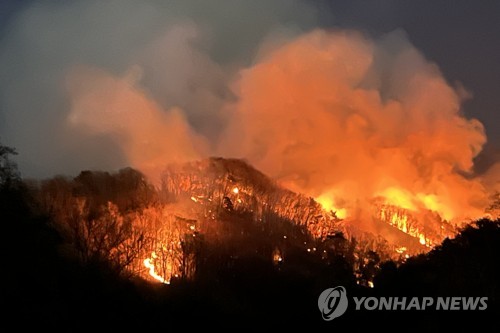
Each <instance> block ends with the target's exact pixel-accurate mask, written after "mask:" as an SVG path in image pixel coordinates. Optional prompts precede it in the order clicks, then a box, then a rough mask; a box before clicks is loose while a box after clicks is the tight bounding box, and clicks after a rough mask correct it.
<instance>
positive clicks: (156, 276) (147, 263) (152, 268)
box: [144, 252, 170, 284]
mask: <svg viewBox="0 0 500 333" xmlns="http://www.w3.org/2000/svg"><path fill="white" fill-rule="evenodd" d="M155 257H156V254H155V253H154V252H152V253H151V258H147V259H144V266H145V267H146V268H147V269H149V275H150V276H151V277H152V278H153V279H155V280H156V281H160V282H161V283H165V284H170V281H169V280H167V279H165V278H164V277H162V276H161V275H159V274H157V273H156V271H155V265H154V264H153V260H154V258H155Z"/></svg>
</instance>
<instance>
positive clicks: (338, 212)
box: [315, 194, 347, 220]
mask: <svg viewBox="0 0 500 333" xmlns="http://www.w3.org/2000/svg"><path fill="white" fill-rule="evenodd" d="M315 200H316V201H317V202H318V203H319V204H320V205H321V206H322V207H323V209H324V210H326V211H329V212H330V211H331V212H334V213H335V216H337V217H338V218H339V219H342V220H343V219H345V218H346V217H347V209H345V208H337V207H336V206H335V205H334V199H333V198H332V196H331V195H328V194H322V195H320V196H319V197H317V198H316V199H315Z"/></svg>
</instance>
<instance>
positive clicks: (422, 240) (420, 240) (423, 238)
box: [418, 234, 426, 245]
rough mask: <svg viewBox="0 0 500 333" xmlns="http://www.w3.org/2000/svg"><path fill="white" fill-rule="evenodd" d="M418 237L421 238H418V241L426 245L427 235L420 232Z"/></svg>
mask: <svg viewBox="0 0 500 333" xmlns="http://www.w3.org/2000/svg"><path fill="white" fill-rule="evenodd" d="M418 238H419V239H418V241H419V242H420V244H422V245H425V243H426V242H425V236H424V235H422V234H420V235H419V236H418Z"/></svg>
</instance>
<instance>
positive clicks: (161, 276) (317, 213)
mask: <svg viewBox="0 0 500 333" xmlns="http://www.w3.org/2000/svg"><path fill="white" fill-rule="evenodd" d="M40 200H41V203H42V206H44V207H45V210H46V211H47V212H48V213H49V214H51V215H52V216H54V217H55V220H56V221H57V227H58V229H60V230H61V231H62V232H63V233H64V234H66V235H68V237H69V239H71V240H72V243H73V244H74V248H75V249H76V251H77V252H78V255H79V257H80V258H81V260H82V261H84V262H85V261H92V260H95V259H96V258H101V259H103V260H106V261H108V262H110V263H112V265H114V266H115V267H117V269H119V270H121V271H122V272H123V274H126V275H130V276H141V277H143V278H146V279H154V280H157V281H160V282H163V283H170V282H171V281H172V279H191V278H193V277H195V276H196V275H199V274H204V273H203V268H202V267H203V264H202V263H203V262H204V261H206V260H209V259H207V257H206V255H207V253H206V248H207V247H210V248H212V249H218V250H217V251H219V250H220V249H225V250H224V251H226V253H228V254H227V256H228V257H229V258H233V259H230V260H236V259H235V258H239V257H245V256H246V255H248V254H249V253H251V254H252V255H257V256H259V257H262V258H263V260H264V261H267V262H270V263H274V264H275V265H276V264H278V265H280V266H281V265H283V267H286V266H287V265H288V262H289V261H290V260H291V261H293V259H290V258H291V257H293V255H291V253H300V252H302V253H308V254H310V255H312V256H316V257H317V258H318V260H331V259H332V258H334V257H335V256H338V255H341V256H342V257H344V258H346V260H349V261H350V262H351V264H352V265H353V267H354V269H355V271H356V272H358V273H356V274H357V276H359V278H360V279H362V277H364V278H363V279H364V280H363V281H365V282H364V283H367V281H369V279H370V278H369V275H370V274H368V273H362V272H363V270H365V269H366V267H374V266H373V265H376V264H373V263H372V264H369V263H370V262H372V261H371V260H372V259H367V257H368V258H369V257H370V256H372V254H370V253H377V257H375V258H378V259H373V260H375V262H376V263H378V262H379V260H381V259H383V260H387V259H391V258H392V259H398V258H403V259H404V258H405V257H408V255H412V254H415V253H419V252H423V251H427V250H428V249H430V248H431V247H432V246H433V245H435V244H439V243H440V242H441V241H442V240H443V239H444V238H445V237H447V236H451V235H453V234H454V232H455V231H454V229H453V228H452V227H451V225H449V224H448V223H446V222H445V221H442V220H441V219H440V218H439V215H437V214H436V213H432V212H430V211H427V212H417V213H418V215H417V213H415V212H411V211H409V210H407V209H404V208H401V207H397V206H390V205H387V204H385V203H383V201H381V199H380V198H378V199H377V198H375V199H373V200H372V206H371V208H370V209H371V210H372V212H373V214H372V216H371V219H372V220H371V223H370V224H369V225H370V226H371V228H370V229H367V228H366V227H365V226H366V225H367V224H366V223H364V222H363V221H359V220H356V219H353V218H345V219H342V218H341V217H339V216H337V214H336V212H335V211H333V210H327V209H325V207H323V206H322V205H321V204H319V203H318V202H316V201H315V200H314V199H313V198H311V197H308V196H305V195H303V194H298V193H295V192H292V191H290V190H288V189H285V188H283V187H281V186H280V185H279V184H277V183H276V182H275V181H273V180H271V179H270V178H268V177H267V176H265V175H264V174H262V173H261V172H259V171H258V170H256V169H254V168H253V167H251V166H250V165H249V164H247V163H246V162H244V161H242V160H237V159H223V158H209V159H205V160H201V161H195V162H190V163H183V164H172V165H170V166H168V167H167V168H166V169H165V171H164V172H163V174H162V177H161V186H160V187H158V188H155V187H153V186H151V185H149V184H148V182H147V181H146V179H145V178H144V177H143V176H142V175H141V174H140V173H137V172H136V171H133V170H131V169H125V170H122V171H120V172H119V173H118V174H116V175H111V174H108V173H98V172H88V171H87V172H82V173H81V174H80V175H79V176H78V177H76V178H75V179H74V180H69V179H64V178H55V179H51V180H48V181H45V182H44V183H43V184H42V186H41V190H40ZM228 260H229V259H228ZM367 265H368V266H367ZM370 265H371V266H370ZM200 267H201V268H200ZM200 269H201V270H202V272H198V270H200ZM367 274H368V275H367ZM371 274H373V273H371Z"/></svg>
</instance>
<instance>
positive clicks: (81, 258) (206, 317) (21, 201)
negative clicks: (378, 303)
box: [0, 146, 500, 332]
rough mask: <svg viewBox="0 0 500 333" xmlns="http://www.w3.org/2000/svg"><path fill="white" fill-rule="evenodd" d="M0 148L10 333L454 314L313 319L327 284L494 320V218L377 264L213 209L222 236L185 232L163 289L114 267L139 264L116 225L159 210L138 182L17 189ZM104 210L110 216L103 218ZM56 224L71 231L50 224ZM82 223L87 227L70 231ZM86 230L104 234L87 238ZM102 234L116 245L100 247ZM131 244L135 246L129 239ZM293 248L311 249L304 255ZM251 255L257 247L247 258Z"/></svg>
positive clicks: (124, 228) (338, 245) (56, 181)
mask: <svg viewBox="0 0 500 333" xmlns="http://www.w3.org/2000/svg"><path fill="white" fill-rule="evenodd" d="M0 147H1V149H0V216H1V220H2V227H3V232H2V236H3V237H2V242H1V256H2V262H3V269H2V274H1V279H2V286H1V296H0V299H1V302H2V303H3V304H1V305H2V309H5V310H4V312H3V313H2V317H3V318H4V320H2V325H5V327H8V325H11V324H12V325H14V326H13V327H15V331H22V330H24V329H28V328H32V327H36V328H39V329H41V328H44V329H48V330H52V331H64V332H71V331H83V330H89V329H92V330H98V331H99V330H104V329H111V330H113V331H118V330H121V329H127V330H133V329H139V330H141V331H143V330H147V329H155V330H174V329H175V330H189V329H193V328H195V327H203V326H205V327H206V325H217V326H216V327H219V328H233V329H238V328H241V327H250V328H254V329H259V330H266V329H270V328H271V327H274V326H275V325H279V326H280V327H287V326H290V327H294V325H298V324H302V323H303V324H305V325H311V326H310V327H313V326H319V327H325V328H326V329H331V328H333V327H335V325H340V324H341V325H342V326H344V325H348V326H349V327H352V328H353V329H354V330H356V328H358V327H361V326H362V325H369V326H370V325H371V323H380V322H381V321H382V320H384V325H385V326H386V330H391V327H393V328H395V327H399V329H401V326H400V325H399V326H396V324H394V326H392V325H391V324H390V321H391V320H393V321H394V322H396V321H398V320H400V319H401V318H405V320H408V321H409V322H410V321H411V327H409V328H408V329H410V330H411V329H420V328H426V329H430V330H431V331H432V330H436V328H440V327H444V328H445V327H447V326H446V325H448V323H449V321H450V320H456V319H457V313H454V314H450V313H445V314H443V313H436V312H433V311H427V312H425V313H424V312H409V313H402V312H396V313H390V312H371V313H368V312H366V311H365V312H359V313H357V312H355V311H354V310H353V309H348V311H347V313H346V315H344V316H342V317H341V318H338V319H335V320H334V321H333V322H324V321H323V320H322V319H321V315H320V313H319V310H318V307H317V300H318V296H319V294H320V293H321V292H322V291H323V290H324V289H326V288H329V287H334V286H337V285H342V286H344V287H346V289H347V290H348V293H349V294H350V295H358V296H373V295H383V296H393V295H394V296H395V295H403V296H410V297H411V296H487V297H488V298H489V301H488V309H487V310H486V311H483V312H475V313H473V314H472V313H459V314H458V317H459V318H460V319H461V320H466V319H467V318H469V317H470V318H472V319H473V320H482V321H486V320H487V319H489V318H491V317H492V315H493V316H494V315H497V314H499V313H500V312H499V305H498V304H499V297H500V285H499V282H498V281H499V280H500V260H499V259H498V258H499V256H500V221H498V220H497V221H489V220H480V221H477V222H476V223H474V224H472V225H470V226H468V227H466V228H465V229H463V230H462V232H461V233H460V234H459V235H457V237H455V238H454V239H446V240H445V241H444V242H443V243H442V244H441V245H440V246H438V247H436V248H435V249H434V250H432V251H431V252H429V253H428V254H425V255H420V256H416V257H412V258H410V259H409V260H407V261H406V262H404V263H402V262H397V263H395V262H392V261H387V262H383V263H382V262H380V261H381V260H380V256H379V255H378V254H377V253H375V252H369V251H368V252H363V253H356V252H355V251H354V250H353V248H354V247H353V244H352V243H351V242H348V241H347V240H346V239H345V238H343V237H342V235H333V236H332V237H328V238H327V239H326V240H325V241H314V240H312V239H310V238H309V237H307V235H305V234H304V232H303V230H301V229H300V228H295V229H294V227H291V226H290V225H289V224H287V223H286V221H285V222H283V221H281V222H280V224H279V226H278V227H276V226H274V227H272V228H271V227H262V226H259V227H257V226H255V224H245V226H244V227H237V226H236V227H235V226H234V225H235V224H236V225H238V223H240V224H244V221H245V219H246V217H245V215H244V214H240V215H235V213H234V212H226V211H224V210H223V212H222V213H221V214H222V215H220V217H221V218H222V219H227V221H228V223H226V224H224V225H223V227H224V228H227V230H230V231H231V233H232V234H231V235H232V236H231V237H230V238H223V239H219V242H217V241H210V239H213V237H212V238H211V235H210V234H209V233H207V234H206V235H203V234H196V236H197V237H198V239H197V240H196V243H183V244H182V251H183V255H189V254H192V253H195V254H196V259H195V261H194V264H195V265H196V274H194V275H192V276H189V278H188V275H186V276H184V277H183V276H179V277H178V278H174V279H172V281H171V284H170V285H163V284H159V283H151V282H150V281H146V280H144V279H141V278H137V277H136V276H135V275H134V274H131V273H130V269H127V268H126V264H127V261H123V258H132V259H134V258H135V257H134V256H140V253H141V252H140V251H142V248H141V247H137V246H136V245H134V246H132V247H129V245H130V244H132V243H133V244H142V243H143V242H145V241H144V237H142V238H141V234H137V233H136V234H133V233H132V232H131V231H130V230H132V229H131V228H130V226H129V225H128V224H127V223H129V222H130V223H132V222H133V221H134V220H133V219H132V218H131V217H130V216H135V215H133V214H136V212H137V211H140V210H147V209H148V207H151V206H152V205H153V206H154V205H160V204H161V198H160V197H159V195H158V194H157V193H156V191H155V190H154V188H152V187H151V186H150V185H149V184H148V183H147V181H146V180H145V179H144V177H143V176H142V175H141V174H140V173H138V172H136V171H134V170H132V169H124V170H121V171H120V172H117V173H115V174H109V173H106V172H89V171H85V172H82V173H81V174H80V175H79V176H77V177H75V178H65V177H55V178H53V179H50V180H46V181H43V182H26V181H23V180H22V179H21V178H20V175H19V173H18V172H17V169H16V166H15V164H13V163H12V162H11V159H10V158H9V155H12V154H14V153H15V151H14V150H13V149H10V148H7V147H3V146H0ZM81 197H85V198H87V201H86V203H85V219H82V218H81V216H79V214H81V212H82V210H81V209H82V208H81V207H80V208H79V207H78V200H76V199H75V198H81ZM54 198H57V200H54ZM110 202H111V203H112V204H113V207H115V208H106V209H104V208H103V207H109V203H110ZM54 203H57V204H54ZM103 209H104V210H103ZM115 210H116V211H115ZM116 214H119V217H120V219H119V220H120V221H121V222H120V224H117V222H116V221H117V220H118V219H117V218H116ZM61 219H64V220H65V221H72V222H71V223H69V222H68V223H67V224H61V223H60V221H59V220H61ZM82 221H87V222H85V223H90V222H89V221H93V222H92V224H88V225H87V226H86V227H85V228H83V229H81V228H80V227H79V226H78V223H83V222H82ZM95 221H98V222H95ZM96 223H97V224H96ZM89 226H90V227H89ZM97 227H99V228H104V229H103V230H104V231H105V232H104V233H99V232H97V231H95V232H94V233H92V232H90V233H89V230H90V231H92V230H94V229H92V228H95V229H99V228H97ZM276 228H279V229H276ZM207 230H209V229H207ZM242 231H244V232H242ZM284 232H286V233H287V234H288V235H292V238H293V239H295V242H291V243H289V244H288V245H287V247H286V249H285V250H286V255H285V254H284V255H283V256H284V259H285V260H284V262H283V263H282V262H281V261H279V262H276V261H274V262H273V260H271V257H270V255H271V254H272V253H273V251H276V249H275V247H274V245H273V244H275V242H276V241H277V238H273V237H274V236H273V235H275V234H280V235H281V234H283V233H284ZM111 234H119V235H122V236H123V238H119V237H115V238H112V241H110V235H111ZM242 234H244V235H246V236H241V235H242ZM89 235H92V237H93V239H94V241H95V242H94V243H91V244H92V246H90V245H89V243H88V242H87V243H85V244H79V243H78V241H79V239H78V237H80V236H81V237H84V236H85V237H90V236H89ZM131 237H132V238H133V237H136V238H133V239H134V241H133V242H131V241H130V239H131ZM269 239H272V241H270V240H269ZM106 242H107V243H106ZM303 243H307V245H303ZM96 244H98V245H99V246H97V245H96ZM117 244H118V245H117ZM189 244H191V245H189ZM188 245H189V246H188ZM141 246H142V245H141ZM241 247H243V248H245V250H244V251H242V250H241V249H240V248H241ZM304 247H314V249H315V253H316V254H311V253H309V252H307V251H304ZM116 248H120V249H121V251H122V252H117V251H116ZM253 248H256V249H257V250H256V251H249V250H248V249H253ZM134 251H135V252H134ZM283 251H284V250H283ZM235 253H237V255H235ZM325 253H326V254H325ZM280 254H281V252H280ZM360 255H361V256H362V258H359V256H360ZM127 256H128V257H127ZM132 259H131V260H132ZM139 259H140V258H139ZM180 260H182V258H181V259H180ZM360 263H364V264H360ZM124 267H125V268H124ZM126 272H128V273H129V274H127V273H126ZM368 279H370V280H371V279H373V282H374V283H375V288H368V287H366V286H363V283H361V285H360V284H358V283H359V282H360V281H364V280H365V281H366V280H368ZM357 282H358V283H357ZM350 307H353V305H350ZM296 327H297V326H296ZM337 327H338V326H337Z"/></svg>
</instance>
